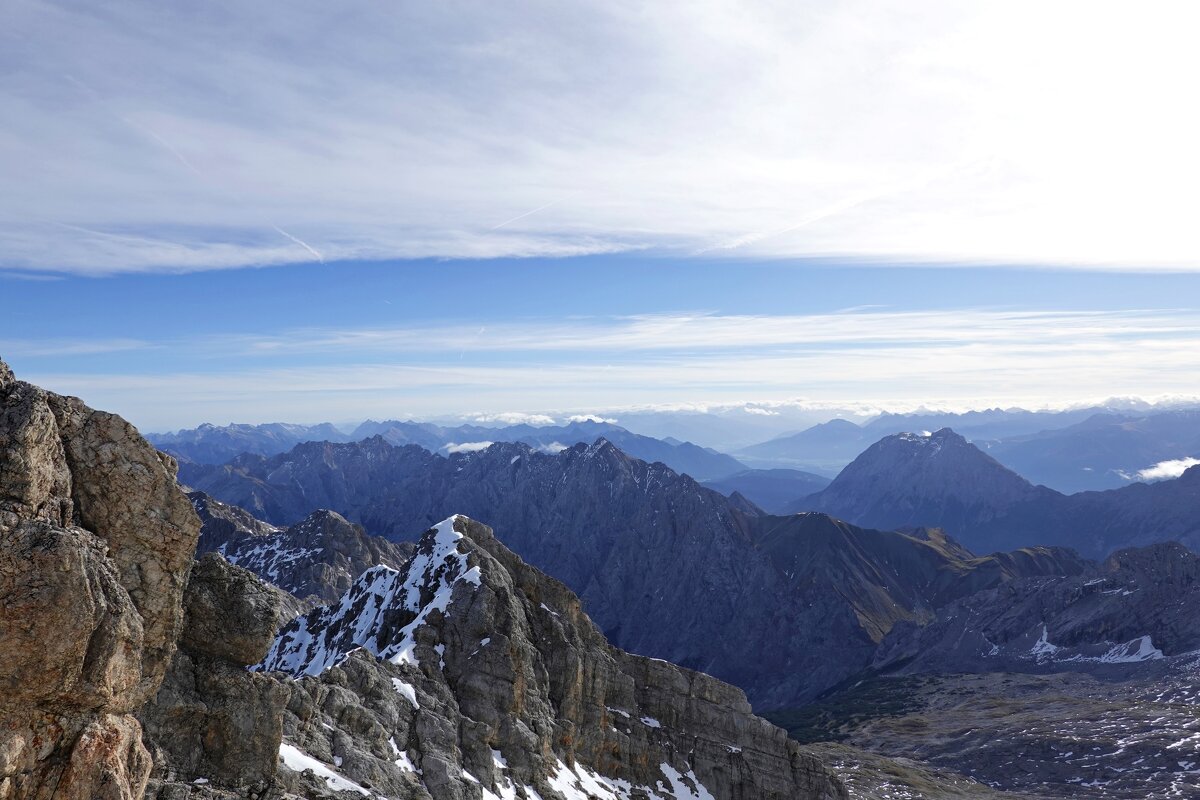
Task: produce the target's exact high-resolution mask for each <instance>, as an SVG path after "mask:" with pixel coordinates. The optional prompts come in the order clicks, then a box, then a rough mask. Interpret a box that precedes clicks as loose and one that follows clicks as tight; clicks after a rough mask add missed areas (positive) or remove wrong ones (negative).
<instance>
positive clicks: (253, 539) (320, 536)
mask: <svg viewBox="0 0 1200 800" xmlns="http://www.w3.org/2000/svg"><path fill="white" fill-rule="evenodd" d="M189 497H190V498H191V500H192V505H193V506H194V507H195V508H196V510H197V512H198V513H199V515H200V519H201V521H202V522H203V527H202V529H201V534H200V546H199V547H198V548H197V553H200V554H203V553H205V552H210V551H212V552H217V553H219V554H220V555H221V556H223V557H224V558H225V559H226V560H227V561H229V562H230V563H232V564H237V565H238V566H240V567H244V568H245V569H248V570H250V571H251V572H253V573H254V574H256V575H258V576H259V577H260V578H262V579H263V580H265V581H267V582H269V583H271V584H273V585H275V586H278V587H279V588H281V589H283V590H284V591H285V592H288V593H290V594H291V595H294V596H295V597H296V598H297V599H300V600H306V601H308V600H311V601H315V602H330V601H332V600H336V599H337V598H338V597H340V596H341V594H342V592H344V591H346V589H348V588H350V584H351V582H352V581H353V580H354V579H355V578H357V577H358V576H359V575H361V574H362V573H363V572H364V571H366V570H368V569H370V568H371V567H374V566H378V565H380V564H384V565H387V566H389V567H392V568H399V567H400V566H401V565H402V564H404V562H405V561H407V560H408V559H409V557H410V556H411V555H412V551H413V545H412V544H411V543H409V542H403V543H396V542H390V541H388V540H387V539H384V538H382V537H379V536H368V535H367V533H366V532H365V531H364V530H363V529H362V526H361V525H355V524H353V523H351V522H349V521H347V520H346V518H345V517H343V516H342V515H340V514H338V513H337V512H335V511H328V510H325V509H321V510H318V511H314V512H313V513H312V514H310V515H308V517H306V518H305V519H304V520H302V521H301V522H298V523H297V524H295V525H292V526H291V527H288V528H283V529H280V528H276V527H274V526H272V525H268V524H267V523H265V522H261V521H260V520H257V519H255V518H254V517H253V516H251V515H250V514H249V512H247V511H245V510H244V509H241V508H238V507H237V506H231V505H229V504H227V503H221V502H219V501H217V500H214V499H213V498H211V497H209V496H208V495H206V494H204V493H203V492H192V493H191V494H190V495H189Z"/></svg>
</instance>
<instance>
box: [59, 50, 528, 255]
mask: <svg viewBox="0 0 1200 800" xmlns="http://www.w3.org/2000/svg"><path fill="white" fill-rule="evenodd" d="M63 77H64V78H66V79H67V80H68V81H70V82H71V83H73V84H74V85H75V86H76V87H77V88H79V89H80V90H81V91H83V92H84V93H85V94H87V95H88V96H89V97H91V98H92V99H93V100H95V101H96V102H97V103H99V104H100V106H101V107H103V108H104V110H105V111H107V112H108V113H109V114H111V115H112V116H113V117H115V118H116V119H118V120H120V121H121V122H123V123H124V124H126V125H128V126H129V127H130V128H133V129H134V130H135V131H137V132H138V133H140V134H142V135H143V136H148V137H150V138H151V139H153V140H154V141H155V142H157V143H158V145H159V146H161V147H162V148H164V149H165V150H166V151H167V152H169V153H170V154H171V155H173V156H175V158H176V159H177V160H178V161H179V163H180V164H183V166H185V167H187V169H188V170H189V171H190V172H192V174H194V175H195V176H196V177H198V178H200V180H202V181H204V182H205V183H207V184H208V185H210V186H216V188H217V189H219V190H220V191H222V192H224V191H227V190H226V189H225V188H224V187H223V186H219V185H217V184H215V183H214V182H213V181H212V180H211V179H210V178H209V176H207V175H205V174H204V173H203V172H201V171H200V170H199V169H197V168H196V165H195V164H193V163H192V162H191V161H189V160H188V157H187V156H185V155H184V154H183V153H181V152H180V151H179V150H178V149H177V148H176V147H175V146H174V145H173V144H171V143H170V142H168V141H167V140H166V139H164V138H163V137H162V136H160V135H159V134H158V132H157V131H154V130H153V129H151V128H148V127H146V126H145V125H142V124H141V123H138V122H134V121H133V120H131V119H129V118H128V117H126V116H124V115H122V114H119V113H117V112H116V111H114V110H113V108H112V107H111V105H110V104H109V103H108V101H107V100H105V98H104V97H103V96H102V95H101V94H100V93H99V92H97V91H96V90H95V89H93V88H92V87H91V86H88V85H87V84H86V83H84V82H83V81H81V80H79V78H76V77H75V76H74V75H71V74H64V75H63ZM529 213H531V214H532V213H533V212H532V211H531V212H529ZM518 219H519V218H518ZM510 221H511V220H510ZM59 224H62V223H59ZM63 227H75V228H76V229H77V230H86V231H87V232H88V233H92V234H96V235H98V236H111V237H113V238H133V237H119V236H117V235H116V234H105V233H102V232H100V231H92V230H87V229H84V228H77V227H76V226H70V225H64V226H63ZM271 227H272V228H274V229H275V230H276V231H277V232H278V233H279V235H281V236H286V237H287V238H288V239H291V240H292V241H293V242H295V243H296V244H298V245H300V246H301V247H303V248H304V249H305V250H307V251H308V252H309V253H311V254H312V256H313V258H315V259H317V261H320V262H321V263H322V264H324V263H325V256H323V255H321V254H320V253H319V252H318V251H317V249H316V248H314V247H313V246H312V245H310V244H309V243H308V242H306V241H304V240H303V239H300V238H299V237H297V236H293V235H292V234H290V233H288V232H287V231H285V230H284V229H283V228H281V227H279V226H278V225H272V226H271Z"/></svg>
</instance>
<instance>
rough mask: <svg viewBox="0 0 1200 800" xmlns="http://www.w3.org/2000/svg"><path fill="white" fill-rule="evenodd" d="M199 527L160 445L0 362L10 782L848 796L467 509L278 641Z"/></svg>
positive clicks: (19, 791)
mask: <svg viewBox="0 0 1200 800" xmlns="http://www.w3.org/2000/svg"><path fill="white" fill-rule="evenodd" d="M333 522H334V523H336V520H335V521H333ZM261 533H269V532H267V531H262V532H261ZM199 534H200V521H199V519H198V518H197V516H196V513H195V511H194V510H193V508H192V505H191V503H190V502H189V500H188V498H187V497H186V496H185V495H184V494H183V493H182V491H181V490H180V489H179V488H178V486H177V484H176V482H175V464H174V463H173V461H172V460H171V459H170V458H168V457H165V456H163V455H161V454H160V453H158V452H157V451H155V450H154V448H153V447H151V446H150V445H149V444H147V443H146V442H145V441H144V440H143V439H142V438H141V437H140V436H139V435H138V434H137V432H136V431H135V430H134V429H133V428H132V427H131V426H129V425H128V424H127V423H125V422H124V421H123V420H121V419H120V418H118V417H115V416H113V415H111V414H105V413H103V412H96V411H93V410H91V409H89V408H87V407H86V406H85V405H83V403H81V402H80V401H78V400H76V399H73V398H63V397H59V396H57V395H54V394H51V393H49V392H45V391H44V390H41V389H38V388H37V387H34V386H31V385H29V384H26V383H21V382H18V381H16V380H15V379H14V378H13V376H12V373H11V372H10V371H9V370H8V368H7V367H6V366H4V365H3V363H2V362H0V609H2V610H0V682H2V692H0V798H4V800H7V799H8V798H51V797H53V798H113V799H114V800H117V799H118V798H119V799H120V800H126V799H127V798H129V799H132V798H140V797H144V796H149V797H161V798H185V797H192V796H194V797H249V798H296V797H305V798H324V797H336V796H343V795H344V796H346V797H359V796H363V797H366V796H377V797H391V798H436V799H437V800H441V799H442V798H453V799H454V800H460V799H465V798H471V800H476V799H477V798H493V797H495V798H505V799H506V800H507V799H508V798H535V797H536V798H542V799H543V800H551V799H552V798H553V799H556V800H557V798H563V800H575V799H576V798H589V797H594V798H614V799H615V798H634V797H638V798H651V797H656V798H662V800H666V799H667V798H672V799H673V800H683V798H696V799H697V800H699V799H700V798H725V797H728V798H759V797H763V798H814V800H816V799H820V800H825V799H827V798H828V799H830V800H832V799H833V798H842V797H845V796H846V793H845V789H844V788H843V786H842V784H841V783H840V781H839V780H838V779H837V778H836V777H835V776H834V775H833V774H832V773H831V772H829V771H828V770H827V769H826V768H825V767H824V766H823V764H822V763H821V761H820V760H819V759H817V758H816V757H815V756H813V755H812V754H811V753H809V752H807V751H806V750H804V749H803V748H801V747H800V746H799V745H797V744H796V743H795V742H792V741H790V740H789V739H788V738H787V737H786V735H785V734H784V732H783V731H782V730H781V729H779V728H776V727H774V726H772V725H771V724H769V723H767V722H766V721H764V720H762V719H760V718H758V717H755V716H753V715H752V714H751V713H750V707H749V705H748V703H747V702H746V700H745V696H744V695H743V694H742V693H741V692H740V691H739V690H737V689H735V688H733V687H731V686H728V685H727V684H724V683H721V682H720V681H717V680H715V679H713V678H710V677H708V676H706V675H703V674H700V673H696V672H692V671H689V670H686V669H682V668H679V667H676V666H673V665H671V664H668V663H666V662H661V661H654V660H651V659H646V658H641V657H636V656H631V655H628V654H626V653H623V652H621V651H619V650H616V649H615V648H613V647H611V646H610V645H609V644H608V643H607V642H606V640H605V639H604V637H603V635H602V634H601V633H600V632H599V631H598V630H597V629H596V628H595V626H594V625H592V623H591V622H590V620H589V619H588V618H587V617H586V615H584V614H583V612H582V610H581V609H580V604H579V600H578V598H576V597H575V595H573V594H572V593H571V592H570V591H569V590H568V589H566V587H564V586H563V585H562V584H560V583H558V582H557V581H554V580H552V579H550V578H548V577H547V576H545V575H543V574H542V573H540V572H538V571H537V570H535V569H533V568H532V567H529V566H527V565H525V564H524V563H523V562H521V561H520V559H518V558H517V557H516V556H514V555H513V554H512V553H511V552H509V551H508V550H507V549H506V548H504V547H503V546H502V545H501V544H500V543H499V542H498V541H496V539H495V538H494V537H493V536H492V534H491V531H490V529H488V528H487V527H486V526H483V525H480V524H479V523H475V522H472V521H470V520H467V519H465V518H461V517H458V518H454V519H452V520H449V521H447V522H446V523H444V524H443V525H440V526H438V527H437V528H435V529H434V530H433V531H431V532H430V533H428V534H426V535H425V537H423V538H422V540H421V542H420V543H419V544H418V551H417V553H416V555H415V556H414V557H413V558H412V559H411V560H409V561H408V562H406V563H405V564H404V565H402V566H401V568H400V569H393V568H392V567H388V566H379V567H375V568H373V569H371V570H368V571H367V572H366V573H365V574H363V575H362V576H360V577H359V578H358V579H357V580H355V581H354V582H353V583H352V585H351V586H350V587H349V589H348V590H347V591H346V592H345V594H343V595H342V596H341V598H340V599H339V600H338V601H337V602H335V603H334V604H332V605H330V606H323V607H320V608H317V609H314V610H313V611H311V612H310V613H309V614H307V615H305V616H303V617H300V618H298V619H296V620H294V621H293V622H291V623H289V624H288V625H287V626H285V627H284V629H283V630H282V631H281V632H280V633H279V634H278V636H276V627H277V625H278V623H279V622H280V621H281V619H282V618H283V616H284V613H283V611H282V609H284V608H285V607H286V606H287V601H286V598H285V597H284V596H283V593H282V592H281V591H280V590H278V589H276V588H275V587H272V586H270V585H268V584H266V583H264V582H263V581H262V580H260V579H259V578H258V577H256V576H255V575H254V574H252V573H251V572H248V571H246V570H243V569H241V568H239V567H236V566H233V565H230V564H229V563H227V562H226V561H225V560H224V559H223V558H221V557H220V556H218V555H216V554H210V555H206V556H205V557H204V558H202V559H201V560H200V561H199V562H195V564H194V566H193V554H194V552H195V548H196V543H197V539H198V537H199ZM293 602H294V601H293ZM251 665H256V666H255V667H254V669H253V670H249V669H247V667H250V666H251Z"/></svg>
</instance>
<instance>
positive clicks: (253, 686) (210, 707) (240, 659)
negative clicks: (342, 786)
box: [138, 553, 288, 796]
mask: <svg viewBox="0 0 1200 800" xmlns="http://www.w3.org/2000/svg"><path fill="white" fill-rule="evenodd" d="M279 594H280V592H278V590H275V589H273V588H272V587H270V586H268V585H266V584H264V583H263V582H262V581H260V580H259V579H258V578H256V577H255V576H254V575H253V574H252V573H250V572H248V571H246V570H244V569H240V568H239V567H235V566H231V565H230V564H228V563H227V562H226V561H225V560H224V559H222V558H221V557H220V556H218V555H216V554H215V553H209V554H208V555H206V556H204V557H203V558H201V559H200V560H199V561H198V562H197V563H196V566H195V568H194V569H193V570H192V577H191V581H190V582H189V583H188V587H187V593H186V595H185V598H184V609H185V621H184V627H183V632H182V635H181V637H180V640H179V650H178V651H177V652H176V654H175V658H174V659H173V660H172V662H171V667H170V669H169V670H168V672H167V676H166V679H165V680H164V681H163V684H162V688H161V689H160V690H159V692H158V695H157V696H156V697H155V698H154V700H153V701H152V702H151V703H149V704H148V705H147V706H146V707H145V708H143V709H142V710H141V711H140V712H139V715H138V716H139V718H140V719H141V721H142V724H143V726H144V728H145V734H146V741H147V744H148V745H149V746H150V749H151V751H152V752H153V753H154V765H155V769H154V780H153V784H152V785H153V788H155V789H159V788H161V787H162V785H163V784H169V783H171V782H175V781H179V780H180V779H182V782H183V783H191V782H192V781H193V780H195V779H196V778H201V779H203V780H205V781H211V782H212V783H214V784H216V785H219V786H223V787H246V788H247V789H249V790H250V791H251V792H252V793H253V794H255V795H258V794H261V793H263V792H265V791H266V790H267V788H268V787H270V786H272V785H274V782H275V773H276V766H277V760H278V757H279V745H280V740H281V737H282V735H283V710H284V705H285V703H286V701H287V697H288V692H287V689H286V687H284V686H283V685H282V684H281V683H280V682H279V681H277V680H273V679H272V678H270V677H268V676H265V675H256V674H253V673H251V672H248V671H247V670H246V667H248V666H249V665H251V664H254V663H257V662H258V661H260V660H261V659H262V658H263V656H265V655H266V653H267V651H268V649H269V648H270V646H271V643H272V642H273V641H274V638H275V632H276V630H277V629H278V627H279V622H280V616H281V613H282V605H281V602H280V598H279ZM155 794H157V792H152V795H155ZM164 796H167V795H166V794H164Z"/></svg>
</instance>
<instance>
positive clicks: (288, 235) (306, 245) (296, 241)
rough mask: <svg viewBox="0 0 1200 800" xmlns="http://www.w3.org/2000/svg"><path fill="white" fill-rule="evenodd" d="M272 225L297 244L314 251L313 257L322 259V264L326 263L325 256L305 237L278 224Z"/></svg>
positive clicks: (311, 251) (318, 259)
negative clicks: (291, 232) (292, 232)
mask: <svg viewBox="0 0 1200 800" xmlns="http://www.w3.org/2000/svg"><path fill="white" fill-rule="evenodd" d="M271 227H272V228H274V229H275V230H277V231H279V233H280V234H281V235H283V236H286V237H287V238H289V239H291V240H292V241H293V242H295V243H296V244H298V245H300V246H301V247H303V248H304V249H305V250H307V251H308V252H310V253H312V254H313V257H315V258H316V259H317V261H320V262H321V263H322V264H324V263H325V256H323V255H321V254H320V253H318V252H317V251H316V250H315V249H314V248H313V247H312V246H311V245H309V244H308V242H306V241H304V240H303V239H300V238H298V237H295V236H292V235H291V234H290V233H288V232H287V231H285V230H284V229H283V228H281V227H279V226H278V225H272V226H271Z"/></svg>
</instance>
